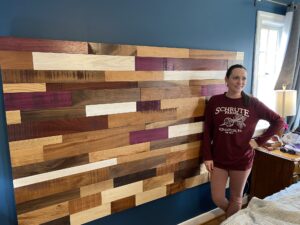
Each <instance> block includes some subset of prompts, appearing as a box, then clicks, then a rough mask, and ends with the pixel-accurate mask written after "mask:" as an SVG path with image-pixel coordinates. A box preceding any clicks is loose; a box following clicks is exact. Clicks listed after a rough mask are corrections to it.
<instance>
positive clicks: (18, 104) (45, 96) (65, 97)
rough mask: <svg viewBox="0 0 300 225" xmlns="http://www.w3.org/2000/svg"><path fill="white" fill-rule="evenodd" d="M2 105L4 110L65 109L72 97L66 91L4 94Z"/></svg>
mask: <svg viewBox="0 0 300 225" xmlns="http://www.w3.org/2000/svg"><path fill="white" fill-rule="evenodd" d="M4 105H5V109H6V110H18V109H21V110H24V109H45V108H55V107H66V106H71V105H72V95H71V92H67V91H59V92H53V93H47V92H46V93H45V92H35V93H7V94H4Z"/></svg>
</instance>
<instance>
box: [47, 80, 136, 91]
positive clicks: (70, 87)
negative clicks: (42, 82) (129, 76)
mask: <svg viewBox="0 0 300 225" xmlns="http://www.w3.org/2000/svg"><path fill="white" fill-rule="evenodd" d="M137 87H138V83H137V82H93V83H91V82H89V83H47V84H46V90H47V91H74V90H84V89H123V88H137Z"/></svg>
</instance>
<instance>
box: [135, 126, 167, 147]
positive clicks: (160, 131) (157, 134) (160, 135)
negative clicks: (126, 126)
mask: <svg viewBox="0 0 300 225" xmlns="http://www.w3.org/2000/svg"><path fill="white" fill-rule="evenodd" d="M129 138H130V144H137V143H142V142H148V141H154V140H161V139H167V138H168V129H167V128H156V129H151V130H140V131H132V132H130V137H129Z"/></svg>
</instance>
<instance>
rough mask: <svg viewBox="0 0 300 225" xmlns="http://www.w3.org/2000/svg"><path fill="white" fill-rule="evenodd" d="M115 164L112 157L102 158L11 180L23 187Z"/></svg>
mask: <svg viewBox="0 0 300 225" xmlns="http://www.w3.org/2000/svg"><path fill="white" fill-rule="evenodd" d="M116 164H117V159H116V158H114V159H108V160H103V161H99V162H95V163H89V164H86V165H81V166H75V167H70V168H67V169H61V170H56V171H52V172H47V173H42V174H37V175H33V176H29V177H24V178H19V179H15V180H14V181H13V183H14V188H18V187H23V186H27V185H31V184H35V183H40V182H43V181H48V180H54V179H57V178H61V177H66V176H71V175H74V174H78V173H83V172H87V171H92V170H96V169H101V168H104V167H108V166H113V165H116Z"/></svg>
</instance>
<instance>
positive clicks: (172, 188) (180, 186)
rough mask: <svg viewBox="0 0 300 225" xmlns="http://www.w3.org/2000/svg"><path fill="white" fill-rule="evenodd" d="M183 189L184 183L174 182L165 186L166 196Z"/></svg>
mask: <svg viewBox="0 0 300 225" xmlns="http://www.w3.org/2000/svg"><path fill="white" fill-rule="evenodd" d="M184 189H185V186H184V182H176V183H173V184H168V185H167V195H172V194H175V193H177V192H180V191H183V190H184Z"/></svg>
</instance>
